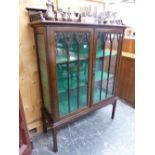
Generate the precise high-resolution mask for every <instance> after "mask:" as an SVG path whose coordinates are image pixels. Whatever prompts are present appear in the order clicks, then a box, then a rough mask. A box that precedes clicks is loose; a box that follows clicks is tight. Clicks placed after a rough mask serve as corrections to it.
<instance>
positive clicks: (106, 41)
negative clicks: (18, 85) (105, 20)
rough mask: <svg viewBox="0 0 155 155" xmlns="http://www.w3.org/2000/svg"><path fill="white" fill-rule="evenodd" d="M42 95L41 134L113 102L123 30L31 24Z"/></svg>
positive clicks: (93, 26)
mask: <svg viewBox="0 0 155 155" xmlns="http://www.w3.org/2000/svg"><path fill="white" fill-rule="evenodd" d="M30 25H31V26H32V27H33V29H34V36H35V42H36V51H37V57H38V67H39V73H40V85H41V92H42V93H41V94H42V99H43V108H42V113H43V129H44V132H47V124H48V125H50V126H51V128H52V131H53V144H54V151H55V152H56V151H58V148H57V137H56V135H57V130H58V129H59V128H60V127H62V126H63V125H65V124H67V123H70V122H72V121H75V120H76V119H79V118H80V117H81V116H83V115H85V114H88V113H90V112H92V111H94V110H97V109H99V108H101V107H104V106H106V105H108V104H112V105H113V106H112V107H113V108H112V118H114V113H115V107H116V100H117V92H116V90H117V89H116V88H117V85H118V83H117V79H118V67H119V61H120V56H121V48H122V41H123V37H124V30H125V27H124V26H112V25H98V24H86V23H84V24H83V23H73V22H58V21H47V20H45V21H41V20H40V21H39V20H38V21H32V22H30Z"/></svg>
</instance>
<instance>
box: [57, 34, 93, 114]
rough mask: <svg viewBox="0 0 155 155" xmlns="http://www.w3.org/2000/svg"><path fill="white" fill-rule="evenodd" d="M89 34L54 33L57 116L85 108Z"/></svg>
mask: <svg viewBox="0 0 155 155" xmlns="http://www.w3.org/2000/svg"><path fill="white" fill-rule="evenodd" d="M89 37H90V34H89V32H55V42H56V63H57V79H58V84H57V85H58V102H59V115H60V116H64V115H66V114H69V113H70V112H74V111H77V110H78V109H80V108H84V107H86V106H87V93H88V91H87V90H88V58H89Z"/></svg>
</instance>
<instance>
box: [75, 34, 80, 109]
mask: <svg viewBox="0 0 155 155" xmlns="http://www.w3.org/2000/svg"><path fill="white" fill-rule="evenodd" d="M75 35H76V34H75ZM77 45H78V46H77V48H78V65H77V71H78V74H77V108H78V109H79V97H80V96H79V94H80V88H79V84H80V82H79V81H80V79H79V76H80V73H79V72H80V47H79V45H80V44H79V41H78V40H77Z"/></svg>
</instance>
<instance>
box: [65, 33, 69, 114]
mask: <svg viewBox="0 0 155 155" xmlns="http://www.w3.org/2000/svg"><path fill="white" fill-rule="evenodd" d="M64 39H65V42H66V46H67V51H66V52H67V53H66V54H67V69H68V112H69V113H70V89H69V88H70V84H69V83H70V81H69V74H70V67H69V42H67V40H66V38H65V35H64Z"/></svg>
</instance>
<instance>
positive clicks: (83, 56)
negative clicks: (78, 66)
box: [56, 49, 117, 64]
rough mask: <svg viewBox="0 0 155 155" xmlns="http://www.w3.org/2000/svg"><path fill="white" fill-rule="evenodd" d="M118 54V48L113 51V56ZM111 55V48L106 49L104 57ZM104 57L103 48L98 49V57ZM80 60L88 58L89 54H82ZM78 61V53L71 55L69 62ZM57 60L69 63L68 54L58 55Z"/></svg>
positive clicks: (59, 62)
mask: <svg viewBox="0 0 155 155" xmlns="http://www.w3.org/2000/svg"><path fill="white" fill-rule="evenodd" d="M116 54H117V51H116V50H113V51H112V53H111V56H115V55H116ZM108 56H110V51H109V49H106V50H105V53H104V57H108ZM102 57H103V51H102V50H98V51H97V52H96V58H102ZM79 60H80V61H83V60H88V55H87V54H84V53H83V54H80V59H79ZM76 61H78V57H77V56H76V55H72V56H70V57H69V62H76ZM56 62H57V64H61V63H67V62H68V61H67V56H66V55H60V56H59V55H57V56H56Z"/></svg>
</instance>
